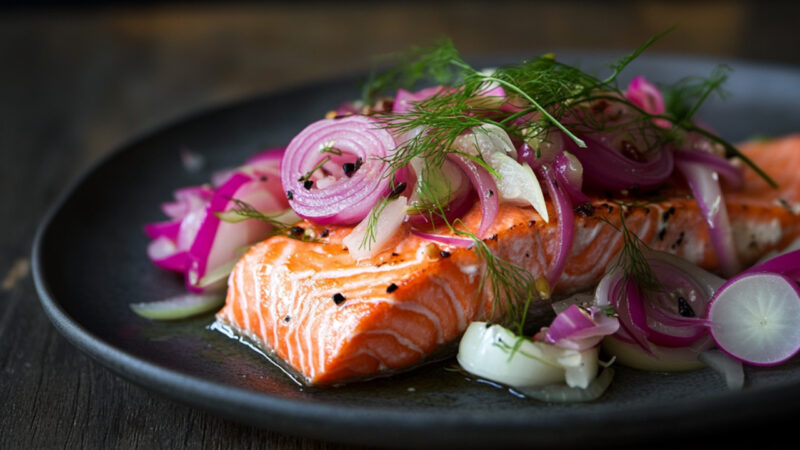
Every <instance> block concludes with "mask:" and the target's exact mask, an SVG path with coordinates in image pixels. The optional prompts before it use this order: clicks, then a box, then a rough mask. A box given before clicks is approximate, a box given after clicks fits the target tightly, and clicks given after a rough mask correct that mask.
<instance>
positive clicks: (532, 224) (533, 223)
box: [528, 220, 536, 227]
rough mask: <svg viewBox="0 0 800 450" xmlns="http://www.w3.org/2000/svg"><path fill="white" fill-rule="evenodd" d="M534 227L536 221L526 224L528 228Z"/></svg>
mask: <svg viewBox="0 0 800 450" xmlns="http://www.w3.org/2000/svg"><path fill="white" fill-rule="evenodd" d="M534 225H536V221H535V220H531V221H529V222H528V226H529V227H532V226H534Z"/></svg>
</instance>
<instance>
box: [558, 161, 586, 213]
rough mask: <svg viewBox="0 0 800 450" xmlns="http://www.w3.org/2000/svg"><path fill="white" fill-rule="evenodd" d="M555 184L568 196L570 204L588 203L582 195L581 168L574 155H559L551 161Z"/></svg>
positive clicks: (584, 195)
mask: <svg viewBox="0 0 800 450" xmlns="http://www.w3.org/2000/svg"><path fill="white" fill-rule="evenodd" d="M553 169H554V170H555V175H556V184H557V185H558V186H559V187H560V188H561V189H562V190H563V191H564V192H565V193H566V194H567V195H568V196H569V198H570V199H571V200H572V204H573V205H575V204H583V203H587V202H589V197H587V196H586V194H584V193H583V166H582V165H581V162H580V161H579V160H578V158H576V157H575V155H573V154H571V153H569V152H566V151H564V152H561V153H559V154H558V155H557V156H556V157H555V159H554V160H553Z"/></svg>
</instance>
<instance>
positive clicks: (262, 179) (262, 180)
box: [259, 175, 269, 183]
mask: <svg viewBox="0 0 800 450" xmlns="http://www.w3.org/2000/svg"><path fill="white" fill-rule="evenodd" d="M268 179H269V178H267V176H266V175H261V178H259V180H261V182H262V183H263V182H265V181H267V180H268Z"/></svg>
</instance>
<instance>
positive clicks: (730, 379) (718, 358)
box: [698, 350, 744, 391]
mask: <svg viewBox="0 0 800 450" xmlns="http://www.w3.org/2000/svg"><path fill="white" fill-rule="evenodd" d="M698 359H700V361H702V362H704V363H705V364H706V365H708V367H711V368H712V369H714V370H715V371H716V372H718V373H719V374H720V375H722V377H723V378H725V384H726V385H727V386H728V389H730V390H733V391H738V390H740V389H742V387H744V367H742V362H741V361H739V360H738V359H735V358H733V357H731V356H730V355H728V354H727V353H724V352H721V351H719V350H706V351H704V352H703V353H700V356H699V357H698Z"/></svg>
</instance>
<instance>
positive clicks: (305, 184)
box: [303, 180, 314, 190]
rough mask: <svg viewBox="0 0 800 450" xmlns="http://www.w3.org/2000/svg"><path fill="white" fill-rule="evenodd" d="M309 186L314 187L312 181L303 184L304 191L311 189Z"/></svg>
mask: <svg viewBox="0 0 800 450" xmlns="http://www.w3.org/2000/svg"><path fill="white" fill-rule="evenodd" d="M311 186H314V182H313V181H312V180H306V181H304V182H303V187H304V188H306V190H308V189H311Z"/></svg>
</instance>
